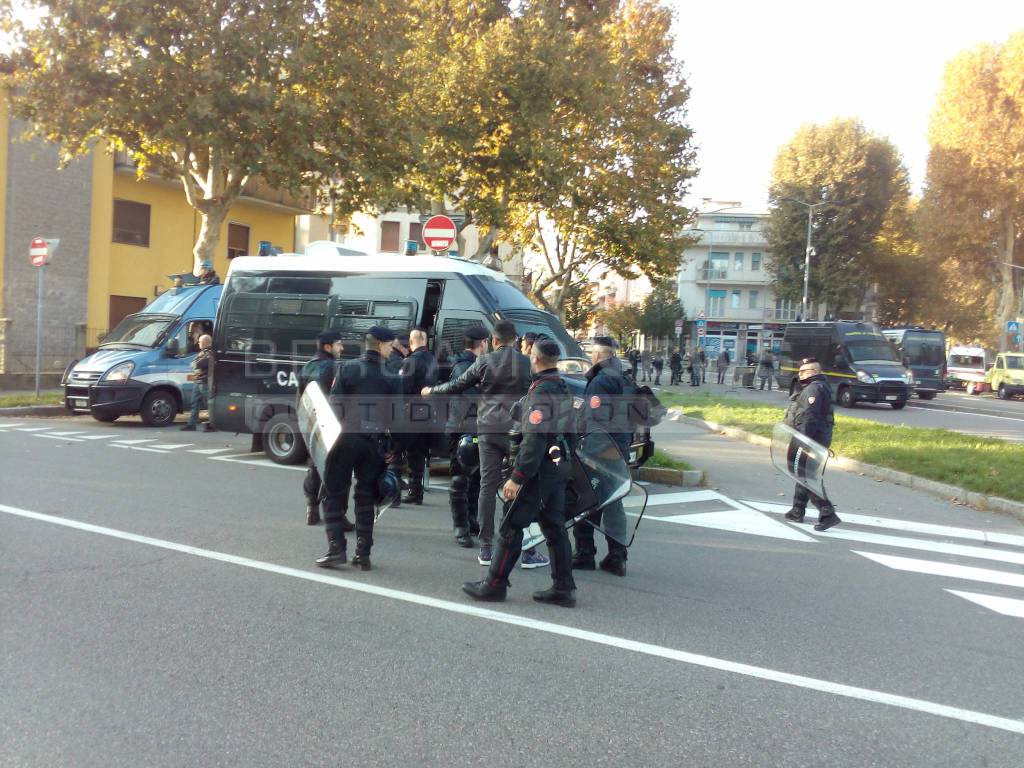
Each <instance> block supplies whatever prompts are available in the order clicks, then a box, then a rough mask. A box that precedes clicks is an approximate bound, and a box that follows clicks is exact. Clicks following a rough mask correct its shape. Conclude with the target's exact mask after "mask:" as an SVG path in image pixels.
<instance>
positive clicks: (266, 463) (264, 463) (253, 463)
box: [210, 453, 306, 472]
mask: <svg viewBox="0 0 1024 768" xmlns="http://www.w3.org/2000/svg"><path fill="white" fill-rule="evenodd" d="M263 455H264V454H262V453H239V454H236V455H234V456H211V457H210V461H227V462H230V463H232V464H243V465H245V466H247V467H276V468H277V469H291V470H293V471H296V472H305V471H306V467H304V466H303V467H296V466H292V465H291V464H278V463H277V462H274V461H271V460H270V459H252V460H247V459H242V458H239V457H242V456H263Z"/></svg>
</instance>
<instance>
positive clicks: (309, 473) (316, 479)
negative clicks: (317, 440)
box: [302, 458, 352, 512]
mask: <svg viewBox="0 0 1024 768" xmlns="http://www.w3.org/2000/svg"><path fill="white" fill-rule="evenodd" d="M351 487H352V475H351V474H350V475H349V476H348V478H347V480H346V481H345V492H344V503H343V504H342V506H341V508H342V510H343V511H345V512H347V511H348V492H349V489H350V488H351ZM321 488H322V480H321V479H320V471H319V470H318V469H317V468H316V464H314V463H313V460H312V459H310V458H307V459H306V477H305V478H304V479H303V481H302V493H303V494H304V495H305V496H306V503H307V504H316V503H318V502H319V501H320V491H321Z"/></svg>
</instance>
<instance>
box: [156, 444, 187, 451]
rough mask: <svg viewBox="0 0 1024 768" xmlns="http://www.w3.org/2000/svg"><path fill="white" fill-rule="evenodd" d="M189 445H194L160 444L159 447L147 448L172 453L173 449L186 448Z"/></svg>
mask: <svg viewBox="0 0 1024 768" xmlns="http://www.w3.org/2000/svg"><path fill="white" fill-rule="evenodd" d="M190 445H195V443H161V444H160V445H151V446H149V447H150V448H155V449H157V450H161V451H173V450H174V449H175V448H188V447H189V446H190Z"/></svg>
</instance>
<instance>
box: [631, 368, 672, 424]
mask: <svg viewBox="0 0 1024 768" xmlns="http://www.w3.org/2000/svg"><path fill="white" fill-rule="evenodd" d="M623 378H624V380H625V390H626V391H624V392H623V394H624V395H627V396H629V395H632V399H631V400H629V406H628V408H629V414H628V415H629V423H630V425H632V426H633V427H648V428H650V427H656V426H657V425H658V424H661V422H662V420H663V419H664V418H665V416H666V415H668V408H666V407H665V406H664V405H662V404H661V401H660V400H659V399H658V396H657V395H655V394H654V391H653V390H652V389H651V388H650V387H648V386H647V385H646V384H637V382H636V378H635V377H630V376H624V377H623Z"/></svg>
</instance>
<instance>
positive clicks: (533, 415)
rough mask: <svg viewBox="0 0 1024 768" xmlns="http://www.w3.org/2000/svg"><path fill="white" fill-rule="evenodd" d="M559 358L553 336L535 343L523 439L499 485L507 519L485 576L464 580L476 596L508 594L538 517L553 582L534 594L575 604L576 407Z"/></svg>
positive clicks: (524, 407)
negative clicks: (568, 511)
mask: <svg viewBox="0 0 1024 768" xmlns="http://www.w3.org/2000/svg"><path fill="white" fill-rule="evenodd" d="M558 358H559V349H558V344H557V343H556V342H554V341H552V340H550V339H545V340H541V341H538V342H537V343H536V344H535V345H534V347H533V352H532V357H531V367H532V369H533V372H534V374H535V378H534V381H533V384H531V385H530V388H529V391H528V392H527V395H526V397H525V399H524V401H523V404H522V410H521V421H520V423H521V424H522V430H523V441H522V443H521V444H520V446H519V452H518V454H517V455H516V460H515V465H514V467H513V469H512V475H511V477H509V479H508V480H507V481H506V483H505V485H504V487H503V488H502V489H501V490H502V498H504V499H505V510H504V511H505V519H503V520H502V523H501V528H500V530H499V536H498V539H497V542H496V544H497V546H496V547H495V549H494V557H493V559H492V560H491V564H490V568H489V569H488V571H487V578H485V579H483V580H481V581H467V582H465V583H464V584H463V585H462V590H463V591H464V592H465V593H466V594H468V595H469V596H470V597H472V598H474V599H476V600H489V601H500V600H504V599H505V596H506V594H507V591H508V587H509V581H508V577H509V574H511V573H512V569H513V568H515V565H516V561H517V560H518V559H519V554H520V550H521V549H522V546H523V528H524V527H525V526H527V525H529V524H530V523H531V522H533V521H537V522H538V523H540V527H541V530H542V531H543V532H544V538H545V540H546V541H547V544H548V551H549V552H550V554H551V580H552V585H551V587H550V588H549V589H544V590H540V591H538V592H534V593H533V599H534V600H536V601H537V602H539V603H550V604H552V605H561V606H565V607H566V608H571V607H572V606H574V605H576V583H575V582H574V581H573V578H572V548H571V547H570V546H569V535H568V534H567V533H566V530H565V486H566V482H567V479H568V472H567V471H566V470H567V469H568V466H569V464H568V462H569V452H568V442H567V440H566V433H567V432H569V431H571V428H572V426H571V423H572V413H573V407H572V395H571V393H570V392H569V387H568V385H567V384H566V383H565V382H564V381H563V380H562V377H561V376H559V374H558V369H557V368H556V364H557V363H558ZM555 448H557V452H555V451H554V449H555ZM556 453H557V455H556Z"/></svg>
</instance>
